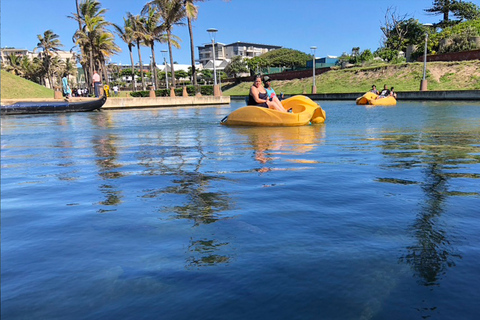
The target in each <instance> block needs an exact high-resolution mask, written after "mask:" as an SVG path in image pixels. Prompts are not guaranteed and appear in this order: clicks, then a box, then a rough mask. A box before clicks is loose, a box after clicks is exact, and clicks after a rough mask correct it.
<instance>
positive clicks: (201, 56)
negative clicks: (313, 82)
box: [198, 41, 282, 70]
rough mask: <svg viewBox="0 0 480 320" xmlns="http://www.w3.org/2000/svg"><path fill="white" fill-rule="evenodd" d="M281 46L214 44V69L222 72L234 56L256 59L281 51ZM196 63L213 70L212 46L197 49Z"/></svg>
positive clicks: (242, 43)
mask: <svg viewBox="0 0 480 320" xmlns="http://www.w3.org/2000/svg"><path fill="white" fill-rule="evenodd" d="M281 48H282V47H281V46H274V45H266V44H258V43H249V42H241V41H237V42H234V43H231V44H227V45H225V44H223V43H220V42H217V43H215V60H216V62H215V67H216V68H217V69H218V70H222V69H223V68H224V67H225V66H226V65H227V64H228V62H230V60H231V59H232V58H233V57H235V56H241V57H243V58H246V59H251V58H254V57H258V56H260V55H262V54H264V53H266V52H269V51H272V50H276V49H281ZM198 61H199V62H200V63H201V64H202V65H203V67H204V68H205V69H213V62H212V61H213V52H212V44H211V43H210V44H206V45H204V46H199V47H198Z"/></svg>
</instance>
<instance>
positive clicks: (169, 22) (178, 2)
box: [147, 0, 185, 88]
mask: <svg viewBox="0 0 480 320" xmlns="http://www.w3.org/2000/svg"><path fill="white" fill-rule="evenodd" d="M183 1H184V0H152V1H150V2H148V3H147V5H151V6H154V7H156V9H157V11H158V14H159V15H160V20H161V21H162V24H161V25H160V27H161V29H162V30H164V32H166V33H167V43H168V51H169V54H170V66H171V69H172V87H173V88H174V87H175V70H174V67H173V53H172V30H173V27H174V26H175V25H184V23H183V22H182V20H183V19H184V18H185V7H184V6H183Z"/></svg>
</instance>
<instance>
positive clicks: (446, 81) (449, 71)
mask: <svg viewBox="0 0 480 320" xmlns="http://www.w3.org/2000/svg"><path fill="white" fill-rule="evenodd" d="M479 65H480V61H479V60H472V61H456V62H429V63H428V64H427V80H428V89H429V90H478V89H480V68H479V67H478V66H479ZM422 77H423V63H421V62H415V63H405V64H399V65H377V66H371V67H365V68H349V69H338V70H331V71H328V72H325V73H323V74H320V75H317V76H316V77H315V79H316V86H317V93H349V92H365V91H368V90H370V88H371V86H372V84H375V85H376V86H377V88H379V89H380V88H382V87H383V85H384V84H387V85H388V87H389V88H390V87H392V86H393V87H395V90H396V91H417V90H419V88H420V81H421V79H422ZM312 84H313V81H312V78H311V77H310V78H305V79H293V80H284V81H277V80H273V81H272V86H273V88H274V89H275V91H276V92H277V93H280V92H283V93H285V94H302V93H304V92H305V93H311V90H312ZM251 85H252V83H250V82H245V83H241V84H239V85H237V86H235V87H233V88H230V89H228V90H225V91H223V94H224V95H248V92H249V90H250V86H251Z"/></svg>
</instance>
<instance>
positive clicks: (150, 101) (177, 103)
mask: <svg viewBox="0 0 480 320" xmlns="http://www.w3.org/2000/svg"><path fill="white" fill-rule="evenodd" d="M216 104H230V97H229V96H221V97H213V96H202V97H157V98H109V99H107V102H106V103H105V104H104V105H103V107H102V109H126V108H161V107H185V106H203V105H216Z"/></svg>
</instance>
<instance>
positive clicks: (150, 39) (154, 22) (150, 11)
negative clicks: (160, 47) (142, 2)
mask: <svg viewBox="0 0 480 320" xmlns="http://www.w3.org/2000/svg"><path fill="white" fill-rule="evenodd" d="M142 14H144V15H145V19H144V29H145V37H144V41H145V44H146V45H147V46H149V47H150V50H151V51H152V62H153V66H154V68H153V85H154V86H155V89H158V85H157V78H158V74H157V61H156V59H155V41H160V42H164V40H163V39H164V38H163V37H162V36H161V33H162V32H163V30H162V27H161V26H160V25H159V22H160V16H159V14H158V13H157V12H156V10H155V8H154V7H152V6H150V5H148V4H147V5H146V6H145V7H144V8H143V10H142Z"/></svg>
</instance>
